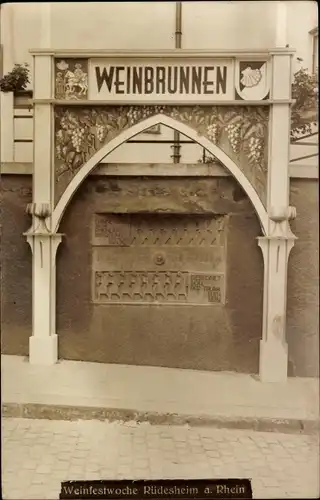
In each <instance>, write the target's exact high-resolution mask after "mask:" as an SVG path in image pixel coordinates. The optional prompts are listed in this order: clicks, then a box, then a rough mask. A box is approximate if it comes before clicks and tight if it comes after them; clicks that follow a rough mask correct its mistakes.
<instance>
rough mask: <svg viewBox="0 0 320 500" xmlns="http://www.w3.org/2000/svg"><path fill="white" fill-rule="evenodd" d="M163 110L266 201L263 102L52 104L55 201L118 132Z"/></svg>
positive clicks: (265, 127) (267, 117) (264, 116)
mask: <svg viewBox="0 0 320 500" xmlns="http://www.w3.org/2000/svg"><path fill="white" fill-rule="evenodd" d="M158 113H164V114H165V115H167V116H170V117H171V118H174V119H175V120H177V121H179V122H182V123H184V124H186V125H188V126H189V127H191V128H193V129H194V130H196V131H197V132H198V134H199V135H204V136H206V137H207V138H208V139H209V140H210V141H212V142H213V143H214V144H216V145H217V146H218V147H219V148H220V149H221V150H222V151H224V152H225V153H226V154H227V155H228V156H229V157H230V158H231V159H232V160H233V161H234V162H235V163H236V164H237V165H238V167H239V168H240V169H241V170H242V171H243V173H244V174H245V175H246V177H247V178H248V180H249V181H250V182H251V183H252V185H253V186H254V188H255V189H256V191H257V193H258V194H259V196H260V198H261V200H262V201H263V202H265V199H266V182H267V136H268V119H269V111H268V109H267V108H266V107H264V106H261V107H259V106H257V107H248V106H247V107H245V106H233V107H229V106H197V107H195V106H162V107H161V106H115V107H111V106H93V107H82V106H77V107H75V108H70V107H56V111H55V164H56V172H55V174H56V201H57V200H58V199H59V197H60V196H61V194H62V193H63V191H64V189H65V188H66V186H67V185H68V183H69V182H70V181H71V180H72V178H73V177H74V175H75V174H76V173H77V172H78V170H79V169H80V168H81V167H82V166H83V165H84V164H85V163H86V162H87V161H88V160H89V159H90V158H91V157H92V156H93V155H94V154H95V153H96V151H98V150H99V149H101V148H102V147H103V146H104V145H105V144H107V143H108V142H109V141H110V140H112V139H113V138H114V137H116V136H117V135H119V134H120V133H121V132H122V131H123V130H125V129H127V128H129V127H131V126H133V125H135V124H137V123H139V122H141V121H143V120H145V119H146V118H149V117H150V116H153V115H155V114H158Z"/></svg>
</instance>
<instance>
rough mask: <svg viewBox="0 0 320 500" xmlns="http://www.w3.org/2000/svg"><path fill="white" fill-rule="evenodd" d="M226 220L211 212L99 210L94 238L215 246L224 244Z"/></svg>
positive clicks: (116, 243)
mask: <svg viewBox="0 0 320 500" xmlns="http://www.w3.org/2000/svg"><path fill="white" fill-rule="evenodd" d="M151 221H152V222H151ZM224 221H225V219H224V217H215V218H213V217H212V216H211V217H200V216H199V217H194V216H189V217H181V216H175V215H169V216H166V215H161V216H159V215H153V216H150V215H145V216H144V217H141V216H140V217H139V216H132V215H128V216H126V215H118V216H117V215H108V216H106V214H96V216H95V232H94V239H95V240H96V244H97V243H98V244H99V243H100V244H102V245H106V246H155V245H165V246H177V245H178V246H192V247H193V246H196V247H197V246H202V247H206V246H214V245H221V239H222V237H223V232H224V231H223V229H224V228H223V226H224ZM97 240H98V241H97Z"/></svg>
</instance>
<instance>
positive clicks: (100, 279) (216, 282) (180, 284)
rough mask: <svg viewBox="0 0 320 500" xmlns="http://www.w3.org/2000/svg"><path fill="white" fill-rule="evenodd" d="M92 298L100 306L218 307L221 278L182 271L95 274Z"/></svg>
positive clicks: (221, 288)
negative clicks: (164, 305) (170, 305)
mask: <svg viewBox="0 0 320 500" xmlns="http://www.w3.org/2000/svg"><path fill="white" fill-rule="evenodd" d="M94 289H95V297H94V299H95V300H96V301H98V302H100V303H103V302H106V303H110V302H111V303H112V302H113V303H126V302H134V303H139V302H140V303H145V302H163V303H166V304H168V303H169V304H170V303H171V304H187V303H194V304H221V303H222V296H223V275H219V274H192V273H188V272H185V271H178V272H173V271H154V272H145V271H137V270H134V271H102V272H101V271H96V272H95V286H94Z"/></svg>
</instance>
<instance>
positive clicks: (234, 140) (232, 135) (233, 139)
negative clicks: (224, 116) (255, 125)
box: [226, 123, 241, 153]
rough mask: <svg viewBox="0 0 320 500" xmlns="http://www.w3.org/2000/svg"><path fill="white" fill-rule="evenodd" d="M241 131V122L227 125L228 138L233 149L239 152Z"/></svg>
mask: <svg viewBox="0 0 320 500" xmlns="http://www.w3.org/2000/svg"><path fill="white" fill-rule="evenodd" d="M240 131H241V125H240V124H239V123H237V124H236V125H235V124H232V123H230V124H229V125H228V126H227V127H226V132H227V134H228V139H229V142H230V145H231V149H232V151H233V152H234V153H238V152H239V146H240Z"/></svg>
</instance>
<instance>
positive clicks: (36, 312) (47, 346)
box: [25, 204, 62, 365]
mask: <svg viewBox="0 0 320 500" xmlns="http://www.w3.org/2000/svg"><path fill="white" fill-rule="evenodd" d="M48 210H49V207H48V205H46V204H38V205H37V204H31V205H30V206H29V207H28V211H29V213H31V214H32V215H33V218H34V223H33V225H32V227H31V228H30V230H29V231H27V233H25V236H26V238H27V242H28V243H29V245H30V247H31V251H32V336H31V337H30V338H29V361H30V363H31V364H36V365H52V364H54V363H56V362H57V360H58V337H57V334H56V254H57V249H58V246H59V244H60V242H61V240H62V234H59V233H51V232H50V231H48V229H47V227H46V224H45V222H44V218H45V217H46V215H47V214H48ZM35 225H36V227H35Z"/></svg>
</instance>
